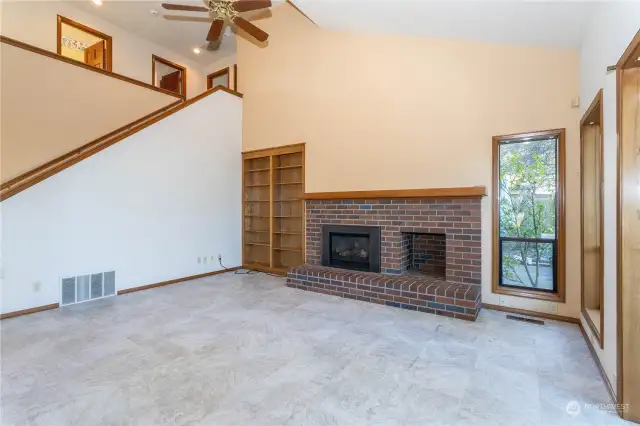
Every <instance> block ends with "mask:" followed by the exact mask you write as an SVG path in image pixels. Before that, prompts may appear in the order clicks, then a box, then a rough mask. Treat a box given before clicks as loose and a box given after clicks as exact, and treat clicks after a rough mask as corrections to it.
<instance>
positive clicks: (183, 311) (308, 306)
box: [1, 273, 626, 426]
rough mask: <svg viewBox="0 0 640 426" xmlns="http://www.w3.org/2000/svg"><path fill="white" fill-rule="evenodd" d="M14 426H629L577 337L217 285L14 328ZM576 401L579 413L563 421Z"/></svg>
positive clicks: (256, 284) (496, 320) (46, 315)
mask: <svg viewBox="0 0 640 426" xmlns="http://www.w3.org/2000/svg"><path fill="white" fill-rule="evenodd" d="M1 326H2V425H45V426H58V425H90V426H95V425H119V426H125V425H126V426H134V425H140V426H142V425H144V426H146V425H206V426H210V425H211V426H216V425H219V426H233V425H243V426H244V425H246V426H261V425H264V426H267V425H274V426H275V425H278V426H281V425H282V426H294V425H296V426H297V425H340V426H343V425H344V426H347V425H349V426H351V425H366V426H370V425H385V426H393V425H407V426H409V425H429V426H431V425H434V426H437V425H456V426H462V425H464V426H467V425H491V426H499V425H505V426H518V425H539V426H553V425H599V426H608V425H619V424H626V423H625V422H623V421H621V420H619V419H618V418H617V417H616V416H615V415H614V414H612V413H609V412H606V411H602V410H599V409H597V408H590V407H589V406H587V405H585V404H602V403H608V402H609V398H608V395H607V391H606V390H605V386H604V384H603V382H602V380H601V378H600V376H599V374H598V370H597V369H596V366H595V364H594V362H593V360H592V359H591V356H590V354H589V351H588V349H587V347H586V345H585V343H584V341H583V339H582V336H581V334H580V331H579V329H578V328H577V327H576V326H572V325H568V324H562V323H553V322H548V323H547V325H545V326H539V325H533V324H526V323H519V322H515V321H510V320H506V319H505V318H504V314H502V313H498V312H493V311H486V310H485V311H483V313H482V314H481V316H480V318H479V319H478V322H476V323H469V322H466V321H460V320H453V319H449V318H442V317H438V316H434V315H428V314H422V313H416V312H410V311H404V310H401V309H395V308H391V307H385V306H378V305H374V304H370V303H364V302H358V301H352V300H347V299H341V298H337V297H331V296H324V295H319V294H314V293H311V292H307V291H299V290H296V289H290V288H287V287H285V286H284V281H283V280H281V279H279V278H273V277H270V276H266V275H235V274H233V273H229V274H224V275H219V276H216V277H211V278H207V279H202V280H198V281H192V282H188V283H183V284H176V285H171V286H167V287H163V288H157V289H153V290H148V291H143V292H138V293H131V294H128V295H125V296H118V297H115V298H111V299H105V300H101V301H97V302H91V303H86V304H82V305H76V306H72V307H67V308H64V309H60V310H54V311H48V312H42V313H39V314H34V315H29V316H24V317H19V318H14V319H10V320H5V321H2V323H1ZM574 400H575V401H578V403H579V404H578V407H579V408H580V413H579V414H577V415H575V416H571V415H569V414H567V412H566V407H567V404H568V403H569V402H570V401H574Z"/></svg>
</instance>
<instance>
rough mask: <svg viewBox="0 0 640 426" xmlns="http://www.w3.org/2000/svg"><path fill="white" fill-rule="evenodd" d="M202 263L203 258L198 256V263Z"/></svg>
mask: <svg viewBox="0 0 640 426" xmlns="http://www.w3.org/2000/svg"><path fill="white" fill-rule="evenodd" d="M201 263H202V258H201V257H200V256H198V265H199V264H201Z"/></svg>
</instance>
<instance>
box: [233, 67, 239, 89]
mask: <svg viewBox="0 0 640 426" xmlns="http://www.w3.org/2000/svg"><path fill="white" fill-rule="evenodd" d="M233 90H235V91H236V92H237V91H238V64H234V65H233Z"/></svg>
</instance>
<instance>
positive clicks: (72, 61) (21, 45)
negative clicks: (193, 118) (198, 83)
mask: <svg viewBox="0 0 640 426" xmlns="http://www.w3.org/2000/svg"><path fill="white" fill-rule="evenodd" d="M0 43H5V44H10V45H11V46H15V47H18V48H20V49H24V50H28V51H30V52H33V53H37V54H38V55H42V56H46V57H48V58H51V59H55V60H57V61H61V62H66V63H67V64H70V65H73V66H76V67H80V68H84V69H86V70H88V71H92V72H97V73H99V74H102V75H106V76H108V77H112V78H117V79H118V80H122V81H126V82H127V83H131V84H135V85H137V86H140V87H144V88H146V89H149V90H154V91H156V92H160V93H164V94H165V95H170V96H173V97H175V98H178V99H183V97H182V96H181V95H179V94H177V93H175V92H172V91H170V90H165V89H161V88H159V87H156V86H153V85H151V84H148V83H144V82H142V81H139V80H135V79H133V78H130V77H126V76H124V75H121V74H117V73H115V72H111V71H105V70H103V69H101V68H95V67H92V66H90V65H87V64H85V63H83V62H79V61H76V60H75V59H71V58H67V57H66V56H62V55H58V54H57V53H53V52H50V51H48V50H45V49H41V48H39V47H36V46H33V45H31V44H27V43H23V42H21V41H18V40H15V39H12V38H9V37H5V36H1V35H0Z"/></svg>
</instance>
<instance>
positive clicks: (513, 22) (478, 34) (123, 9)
mask: <svg viewBox="0 0 640 426" xmlns="http://www.w3.org/2000/svg"><path fill="white" fill-rule="evenodd" d="M166 1H167V2H172V3H178V4H192V5H201V4H202V3H203V1H202V0H184V1H182V0H175V1H173V0H166ZM283 1H284V0H273V3H274V6H277V5H278V4H280V3H282V2H283ZM292 2H293V3H294V4H295V5H296V6H297V7H298V8H299V9H300V10H301V11H302V12H304V13H305V14H306V15H307V16H308V17H309V18H310V19H312V20H313V21H314V22H315V23H316V24H318V26H320V27H322V28H328V29H335V30H345V31H359V32H368V33H386V34H399V35H412V36H432V37H445V38H457V39H468V40H477V41H486V42H494V43H514V44H528V45H546V46H557V47H566V48H578V47H579V46H580V41H581V38H582V32H583V28H584V26H585V22H586V20H587V17H588V15H589V13H590V9H591V6H592V3H590V2H584V1H560V0H558V1H540V0H533V1H522V0H292ZM73 4H74V6H75V7H78V8H80V9H83V10H84V11H86V12H89V13H91V14H95V15H97V16H100V17H101V18H103V19H105V20H108V21H110V22H112V23H114V24H116V25H118V26H120V27H123V28H125V29H127V30H129V31H131V32H133V33H135V34H137V35H138V36H140V37H143V38H146V39H148V40H151V41H153V42H155V43H157V44H160V45H162V46H165V47H167V48H169V49H171V50H174V51H175V52H176V53H181V54H183V55H187V56H190V57H192V58H193V60H194V61H197V62H199V63H201V64H203V65H208V64H210V63H211V62H213V61H215V60H217V59H219V58H221V57H223V56H226V55H230V54H233V53H235V49H236V40H235V37H236V36H235V34H234V33H233V32H232V31H230V29H229V28H227V29H226V31H225V36H224V40H223V42H222V44H221V46H220V49H219V50H218V51H216V52H207V51H206V50H205V49H202V54H200V55H194V54H193V53H192V50H193V48H194V47H197V46H200V47H204V46H205V45H206V42H205V37H206V34H207V31H208V29H209V25H210V23H211V19H210V17H208V16H206V14H203V13H198V12H178V11H167V10H164V9H163V8H162V7H161V2H157V1H122V0H111V1H109V0H105V1H104V2H103V4H102V6H100V7H96V6H95V5H94V4H93V3H92V2H91V1H88V0H87V1H80V2H74V3H73ZM152 11H156V12H158V13H157V14H155V15H154V14H152ZM248 17H251V15H249V16H248Z"/></svg>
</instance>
